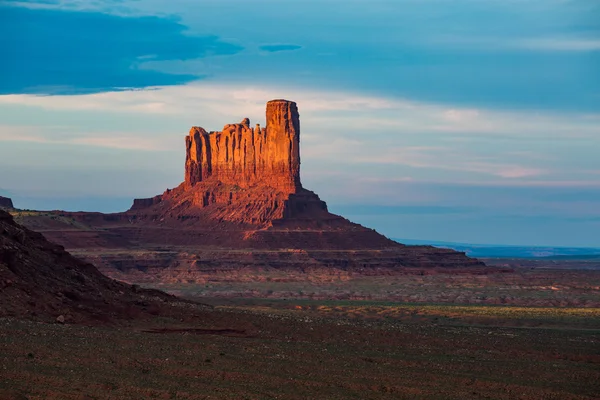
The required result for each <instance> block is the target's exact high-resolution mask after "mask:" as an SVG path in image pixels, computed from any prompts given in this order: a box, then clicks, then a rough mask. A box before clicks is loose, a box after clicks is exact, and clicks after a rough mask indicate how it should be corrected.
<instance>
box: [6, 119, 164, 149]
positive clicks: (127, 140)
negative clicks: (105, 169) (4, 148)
mask: <svg viewBox="0 0 600 400" xmlns="http://www.w3.org/2000/svg"><path fill="white" fill-rule="evenodd" d="M50 128H52V127H50ZM47 132H48V131H46V132H40V129H39V127H28V126H19V127H14V126H6V125H0V142H28V143H41V144H48V145H79V146H89V147H104V148H109V149H121V150H135V151H165V150H168V149H172V147H173V145H172V144H170V143H168V142H167V141H166V140H165V138H152V137H150V138H149V137H147V136H146V137H144V136H131V134H129V133H125V132H102V133H101V134H100V135H101V136H98V135H99V134H98V133H94V134H89V133H85V132H76V133H70V134H64V133H63V134H62V136H61V137H52V135H48V134H47ZM44 133H46V135H44Z"/></svg>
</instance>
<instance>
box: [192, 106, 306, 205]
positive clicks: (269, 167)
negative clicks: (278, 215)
mask: <svg viewBox="0 0 600 400" xmlns="http://www.w3.org/2000/svg"><path fill="white" fill-rule="evenodd" d="M266 117H267V118H266V121H267V126H266V127H265V128H261V127H260V126H259V125H257V126H256V127H254V128H252V127H250V121H249V120H248V118H245V119H244V120H243V121H242V122H241V123H239V124H228V125H225V127H224V128H223V130H222V131H221V132H210V133H209V132H207V131H206V130H204V129H203V128H200V127H193V128H192V129H191V130H190V133H189V135H188V136H187V137H186V164H185V185H186V187H187V188H191V187H193V186H194V185H195V184H197V183H198V182H203V181H207V180H211V179H212V180H215V181H219V182H221V183H223V184H226V185H236V186H238V187H240V188H244V189H246V188H251V187H255V186H266V187H270V188H273V189H276V190H277V191H280V192H286V193H296V192H297V191H299V190H300V189H301V188H302V185H301V183H300V117H299V114H298V107H297V106H296V103H294V102H292V101H287V100H272V101H269V102H268V103H267V115H266Z"/></svg>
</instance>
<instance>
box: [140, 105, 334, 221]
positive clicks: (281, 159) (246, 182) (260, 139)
mask: <svg viewBox="0 0 600 400" xmlns="http://www.w3.org/2000/svg"><path fill="white" fill-rule="evenodd" d="M266 121H267V123H266V127H263V128H261V127H260V125H259V124H257V125H256V126H255V127H253V128H252V127H250V120H249V119H248V118H244V119H243V120H242V122H240V123H239V124H228V125H225V127H224V128H223V130H222V131H220V132H207V131H206V130H205V129H204V128H201V127H193V128H192V129H191V130H190V133H189V135H188V136H186V138H185V145H186V161H185V179H184V182H183V183H182V184H181V185H180V186H178V187H177V188H175V189H173V190H168V191H166V192H165V193H163V194H162V195H160V196H155V197H153V198H150V199H136V200H135V201H134V204H133V207H132V208H131V211H136V212H137V211H141V212H142V213H146V212H148V211H150V210H151V211H152V212H158V213H160V214H162V215H163V216H162V217H161V218H166V219H170V218H173V217H175V218H179V219H187V218H188V217H190V216H195V215H196V214H197V213H198V212H199V210H202V218H203V219H205V220H206V219H208V220H212V221H229V222H236V223H244V224H248V225H254V226H263V227H265V226H271V225H273V224H274V223H275V224H276V223H277V222H278V221H281V220H284V219H298V218H302V219H304V220H305V221H306V220H310V221H314V220H320V219H323V218H326V219H331V217H330V215H329V214H328V213H327V205H326V204H325V202H324V201H321V199H319V197H318V196H317V195H316V194H315V193H313V192H311V191H309V190H306V189H304V188H302V184H301V183H300V116H299V114H298V107H297V106H296V103H294V102H293V101H288V100H272V101H269V102H268V103H267V110H266ZM167 210H168V211H167ZM338 218H339V217H338Z"/></svg>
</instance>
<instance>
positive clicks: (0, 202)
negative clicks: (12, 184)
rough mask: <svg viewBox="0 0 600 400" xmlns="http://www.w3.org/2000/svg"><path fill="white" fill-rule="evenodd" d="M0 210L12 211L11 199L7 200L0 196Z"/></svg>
mask: <svg viewBox="0 0 600 400" xmlns="http://www.w3.org/2000/svg"><path fill="white" fill-rule="evenodd" d="M0 208H4V209H9V210H10V209H13V208H14V206H13V202H12V200H11V199H9V198H8V197H2V196H0Z"/></svg>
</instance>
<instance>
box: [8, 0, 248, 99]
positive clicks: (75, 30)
mask: <svg viewBox="0 0 600 400" xmlns="http://www.w3.org/2000/svg"><path fill="white" fill-rule="evenodd" d="M0 34H1V35H2V37H4V38H5V39H4V45H3V56H4V58H3V59H4V61H3V62H2V63H1V64H0V75H2V76H6V77H10V79H5V80H2V81H0V94H11V93H39V94H60V93H66V94H78V93H90V92H102V91H109V90H124V89H131V88H143V87H148V86H156V85H176V84H182V83H185V82H189V81H191V80H194V79H199V78H200V77H201V76H202V75H203V74H202V72H201V71H196V72H194V73H193V74H190V73H187V74H169V73H164V72H158V71H153V70H148V69H144V68H141V66H142V65H143V64H144V63H145V62H148V60H158V61H166V60H189V59H197V58H202V57H211V56H215V55H231V54H236V53H238V52H240V51H241V47H240V46H239V45H236V44H232V43H228V42H226V41H223V40H221V39H220V38H218V37H217V36H193V35H191V34H189V32H187V28H186V27H185V26H184V25H182V24H181V23H179V22H178V21H176V20H174V19H173V18H167V17H146V16H136V17H134V16H117V15H110V14H105V13H100V12H84V11H68V10H63V9H44V8H27V7H14V6H10V5H8V6H7V5H0ZM6 38H10V40H7V39H6Z"/></svg>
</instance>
